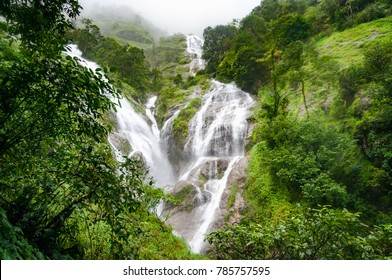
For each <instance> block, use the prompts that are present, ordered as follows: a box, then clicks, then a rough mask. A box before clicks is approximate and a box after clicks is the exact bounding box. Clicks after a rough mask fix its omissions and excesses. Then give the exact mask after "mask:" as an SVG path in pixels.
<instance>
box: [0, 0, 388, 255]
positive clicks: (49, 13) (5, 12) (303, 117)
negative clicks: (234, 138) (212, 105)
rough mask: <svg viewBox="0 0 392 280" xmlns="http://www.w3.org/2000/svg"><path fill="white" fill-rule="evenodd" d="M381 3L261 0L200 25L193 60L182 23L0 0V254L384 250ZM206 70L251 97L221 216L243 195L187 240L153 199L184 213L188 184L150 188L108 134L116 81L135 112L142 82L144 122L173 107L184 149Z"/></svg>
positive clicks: (176, 143) (72, 3)
mask: <svg viewBox="0 0 392 280" xmlns="http://www.w3.org/2000/svg"><path fill="white" fill-rule="evenodd" d="M391 4H392V3H391V0H370V1H369V0H344V1H342V0H264V1H262V2H261V4H260V5H259V6H257V7H255V8H254V10H253V11H252V12H251V13H250V14H249V15H248V16H246V17H245V18H243V19H239V20H234V21H233V22H232V23H230V24H227V25H218V26H214V27H206V29H205V30H204V40H205V42H204V46H203V58H204V59H205V60H206V68H205V69H204V70H200V71H198V73H196V74H195V75H193V74H192V73H190V71H189V63H190V58H189V57H188V56H187V55H186V54H185V49H186V41H185V40H186V37H185V36H184V35H182V34H176V35H173V36H168V37H162V38H160V39H159V40H157V39H156V38H154V36H151V35H150V34H149V33H148V32H144V30H141V29H137V30H136V29H134V26H133V27H130V26H129V25H123V24H124V23H123V22H121V21H119V22H114V23H113V25H112V24H111V23H110V22H108V19H107V18H106V17H105V15H101V16H100V19H101V22H100V21H99V20H98V21H97V19H95V21H93V20H91V19H82V20H81V21H80V22H81V24H79V25H78V26H77V28H76V26H74V23H75V20H76V19H77V18H78V16H79V14H80V10H81V6H80V5H79V3H78V1H77V0H50V1H49V0H43V1H22V2H21V1H14V0H11V1H1V2H0V16H2V17H3V18H4V19H5V20H4V21H3V20H2V21H0V186H1V189H0V224H1V227H0V245H1V246H0V257H1V259H195V258H206V257H208V258H211V259H391V258H392V208H391V207H392V52H391V50H392V27H391V26H392V10H391ZM223 8H224V7H223ZM136 19H137V18H136ZM103 22H104V23H103ZM99 25H101V27H102V26H106V27H110V28H108V29H107V30H103V31H102V30H101V29H100V28H99V27H98V26H99ZM124 30H127V31H126V32H121V31H124ZM119 36H120V37H121V38H119ZM113 37H114V38H113ZM134 40H136V41H138V40H139V43H141V45H139V47H144V49H141V48H139V47H137V46H135V44H132V42H131V41H134ZM70 43H75V44H77V45H78V46H79V48H80V50H81V51H82V52H83V55H84V57H86V58H88V59H91V60H94V61H96V62H97V63H98V64H99V65H101V67H102V70H100V69H98V70H97V71H96V72H94V71H92V70H89V69H87V68H85V67H83V66H81V65H80V64H79V60H78V59H77V58H74V57H71V56H70V55H67V54H66V51H67V45H68V44H70ZM146 45H148V46H147V47H146ZM103 73H105V74H103ZM210 78H214V79H216V80H218V81H221V82H225V83H230V82H234V83H235V84H236V85H237V86H239V87H240V88H241V89H243V90H244V91H246V92H249V93H251V94H252V97H253V98H254V99H255V100H256V101H257V102H256V105H255V106H254V109H253V114H252V116H251V117H249V118H248V122H250V123H251V124H252V127H253V131H252V134H251V136H250V137H248V139H247V143H246V155H247V158H248V159H249V163H248V167H247V169H246V174H245V175H246V178H247V179H246V180H245V182H241V184H238V185H237V184H235V185H231V186H228V191H227V192H228V193H227V197H226V200H227V202H226V203H221V205H223V204H224V207H226V208H227V209H226V210H227V213H228V214H227V216H226V217H223V218H222V221H223V222H222V223H224V222H229V221H230V215H231V214H230V213H232V212H234V210H233V211H231V210H232V208H233V209H234V208H235V207H237V208H238V205H237V206H235V205H236V204H237V198H238V197H240V198H241V200H242V198H243V199H244V200H245V201H244V202H243V205H244V206H243V207H242V208H241V209H235V211H236V212H238V213H236V214H238V215H237V217H236V219H235V222H232V221H231V222H230V223H227V224H226V225H224V226H222V227H220V228H218V229H216V230H215V231H214V232H212V233H211V234H209V235H208V236H206V239H207V241H208V243H209V244H210V247H209V250H208V252H207V253H206V254H205V255H206V256H200V255H195V254H193V253H192V252H191V251H190V249H189V247H188V245H187V244H186V243H185V241H184V240H182V239H181V238H179V237H177V236H175V235H173V233H172V228H171V227H170V226H168V225H166V224H165V223H164V222H163V221H162V220H161V219H160V218H159V217H157V215H156V213H155V211H154V209H156V207H157V205H158V204H159V203H161V202H162V201H166V202H168V204H169V205H170V206H173V207H175V205H178V204H181V203H183V206H182V207H183V209H182V210H184V211H188V210H189V209H188V208H189V207H188V206H189V205H188V204H192V205H191V206H192V207H194V204H195V203H194V201H193V200H192V199H191V198H192V197H191V195H192V194H193V192H195V190H194V188H192V187H191V188H186V187H185V188H184V189H183V190H180V191H178V192H177V193H174V196H171V195H167V194H165V193H164V192H163V191H162V190H161V189H159V188H156V187H155V182H154V180H153V179H152V178H150V175H149V173H148V168H147V167H146V166H145V164H144V163H143V161H140V160H137V159H135V158H126V159H125V158H124V162H117V161H116V160H115V158H114V156H113V151H112V150H111V148H110V145H109V143H108V135H109V133H110V132H113V131H114V130H116V125H117V123H116V121H115V120H114V118H113V111H115V110H116V105H117V104H116V102H117V101H116V100H117V99H116V98H117V97H122V96H125V97H126V98H127V99H128V100H130V101H131V103H132V104H133V105H134V107H135V109H136V110H137V111H139V112H140V113H141V114H144V104H145V103H146V101H147V100H148V98H150V97H151V96H152V95H157V96H158V97H157V98H158V99H157V107H156V112H155V113H156V116H155V117H156V120H157V123H158V126H159V127H162V126H163V125H164V123H165V122H166V121H167V120H168V119H169V118H170V117H171V116H172V115H173V113H174V111H178V114H177V115H176V116H175V118H174V119H173V122H172V133H173V139H171V140H173V141H171V142H170V146H171V147H170V148H171V149H172V150H174V149H175V148H177V147H184V145H185V141H186V139H187V138H189V129H190V121H191V119H192V118H193V117H194V116H195V114H196V112H197V111H198V110H199V108H200V107H201V106H202V103H203V100H202V98H203V96H204V95H205V93H206V92H207V91H208V90H209V89H210V88H211V83H212V82H211V80H210ZM210 117H211V116H210ZM170 156H172V157H176V156H178V157H180V156H179V155H176V154H171V155H170ZM178 162H179V163H181V161H180V160H179V161H178ZM222 162H223V161H222ZM222 165H224V164H222ZM220 168H221V169H222V168H223V167H222V166H220ZM226 168H227V166H226ZM217 169H218V168H217ZM207 173H208V172H207V171H205V174H207ZM218 173H219V174H217V177H222V176H223V175H222V174H223V171H222V170H219V172H218ZM197 180H199V181H200V182H205V181H206V178H205V176H199V178H197ZM188 187H189V186H188ZM186 203H188V204H186ZM180 207H181V206H180ZM187 207H188V208H187Z"/></svg>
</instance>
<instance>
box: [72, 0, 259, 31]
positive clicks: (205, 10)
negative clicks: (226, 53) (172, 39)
mask: <svg viewBox="0 0 392 280" xmlns="http://www.w3.org/2000/svg"><path fill="white" fill-rule="evenodd" d="M80 2H81V4H82V6H85V7H86V8H87V4H88V6H89V7H99V6H98V5H97V3H99V4H102V5H106V6H114V5H128V6H130V7H131V8H132V9H133V10H134V11H135V12H137V13H139V14H140V15H141V16H142V17H144V18H145V19H146V20H148V21H150V22H151V23H152V24H154V25H156V26H157V27H159V28H160V29H162V30H163V31H167V32H169V33H177V32H180V33H184V34H188V33H195V34H197V35H202V33H203V30H204V28H206V27H207V26H215V25H218V24H227V23H230V22H231V21H232V20H233V19H241V18H242V17H244V16H245V15H247V14H249V13H250V12H251V11H252V9H253V8H254V7H256V6H257V5H259V4H260V0H80ZM90 5H91V6H90Z"/></svg>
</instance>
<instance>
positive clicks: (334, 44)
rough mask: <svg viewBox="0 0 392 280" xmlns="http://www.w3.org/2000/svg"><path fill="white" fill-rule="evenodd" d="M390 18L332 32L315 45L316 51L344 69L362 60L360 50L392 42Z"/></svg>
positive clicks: (391, 22) (391, 20) (391, 18)
mask: <svg viewBox="0 0 392 280" xmlns="http://www.w3.org/2000/svg"><path fill="white" fill-rule="evenodd" d="M391 26H392V16H389V17H386V18H382V19H379V20H375V21H372V22H369V23H364V24H360V25H358V26H356V27H354V28H350V29H347V30H344V31H342V32H334V33H332V34H331V36H329V37H326V38H324V39H321V40H320V41H319V42H317V43H316V50H317V51H318V52H319V53H320V54H322V55H327V56H330V57H332V58H334V59H336V60H337V61H338V63H339V64H340V66H341V67H343V68H345V67H348V66H349V65H351V64H353V63H360V62H361V61H362V59H363V52H362V49H363V48H366V47H367V46H368V45H370V44H375V43H377V42H381V41H391V40H392V28H391Z"/></svg>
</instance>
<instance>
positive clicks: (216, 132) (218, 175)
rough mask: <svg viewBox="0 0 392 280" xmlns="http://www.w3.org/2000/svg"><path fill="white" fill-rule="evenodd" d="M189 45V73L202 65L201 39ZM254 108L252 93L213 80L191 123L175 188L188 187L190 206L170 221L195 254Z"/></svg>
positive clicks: (208, 228)
mask: <svg viewBox="0 0 392 280" xmlns="http://www.w3.org/2000/svg"><path fill="white" fill-rule="evenodd" d="M187 43H188V47H187V51H188V53H189V54H190V56H191V57H192V58H193V61H192V62H191V65H190V72H191V73H192V74H193V73H195V71H197V70H198V69H200V68H202V67H204V61H202V59H201V53H202V50H201V47H202V44H203V41H202V39H200V38H198V37H197V36H195V35H189V36H187ZM252 104H253V99H252V98H251V97H250V95H249V94H248V93H245V92H243V91H241V90H240V89H238V88H237V87H236V86H235V85H234V84H223V83H220V82H217V81H212V87H211V89H210V91H209V92H208V93H207V94H206V95H204V96H203V99H202V106H201V108H200V109H199V111H198V112H197V113H196V115H195V116H194V117H193V118H192V120H191V122H190V124H189V130H188V138H187V139H188V140H187V142H186V144H185V146H184V151H183V152H184V153H185V155H186V158H188V162H187V164H186V167H184V168H181V169H180V174H179V183H177V185H178V186H179V188H181V186H182V187H184V186H188V187H189V186H191V187H192V191H193V193H194V194H195V195H194V198H193V202H192V206H193V208H192V209H191V210H189V209H188V210H186V211H173V213H170V216H169V218H168V222H169V223H170V224H172V225H173V227H174V229H175V230H176V232H177V233H178V234H179V235H181V236H182V237H183V238H184V239H185V240H186V241H187V242H188V244H189V245H190V247H191V248H192V250H193V251H194V252H201V251H202V250H203V248H204V246H205V243H204V238H205V234H207V233H208V232H210V231H211V229H212V228H213V226H214V223H215V220H216V218H217V216H218V213H219V211H220V203H221V200H222V195H223V193H224V191H225V189H226V186H227V184H228V180H229V175H230V173H231V172H232V170H233V169H234V168H235V166H236V164H237V163H238V162H239V161H240V160H241V158H243V157H244V146H245V138H246V136H247V130H248V123H247V117H248V115H249V111H250V108H251V106H252ZM174 189H175V190H178V188H176V187H174Z"/></svg>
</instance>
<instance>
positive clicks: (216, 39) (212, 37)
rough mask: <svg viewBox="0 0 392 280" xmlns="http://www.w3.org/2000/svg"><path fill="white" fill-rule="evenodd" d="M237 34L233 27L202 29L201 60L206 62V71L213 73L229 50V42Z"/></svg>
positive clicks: (220, 26) (221, 26)
mask: <svg viewBox="0 0 392 280" xmlns="http://www.w3.org/2000/svg"><path fill="white" fill-rule="evenodd" d="M236 32H237V28H236V27H235V26H233V25H218V26H215V27H213V28H212V27H210V26H209V27H207V28H206V29H204V32H203V37H204V45H203V58H204V59H205V60H207V66H206V71H207V72H208V73H215V72H216V69H217V68H218V65H219V63H220V62H221V60H222V58H223V56H224V54H225V52H226V51H227V50H229V49H230V45H231V41H232V39H233V38H234V36H235V34H236Z"/></svg>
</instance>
